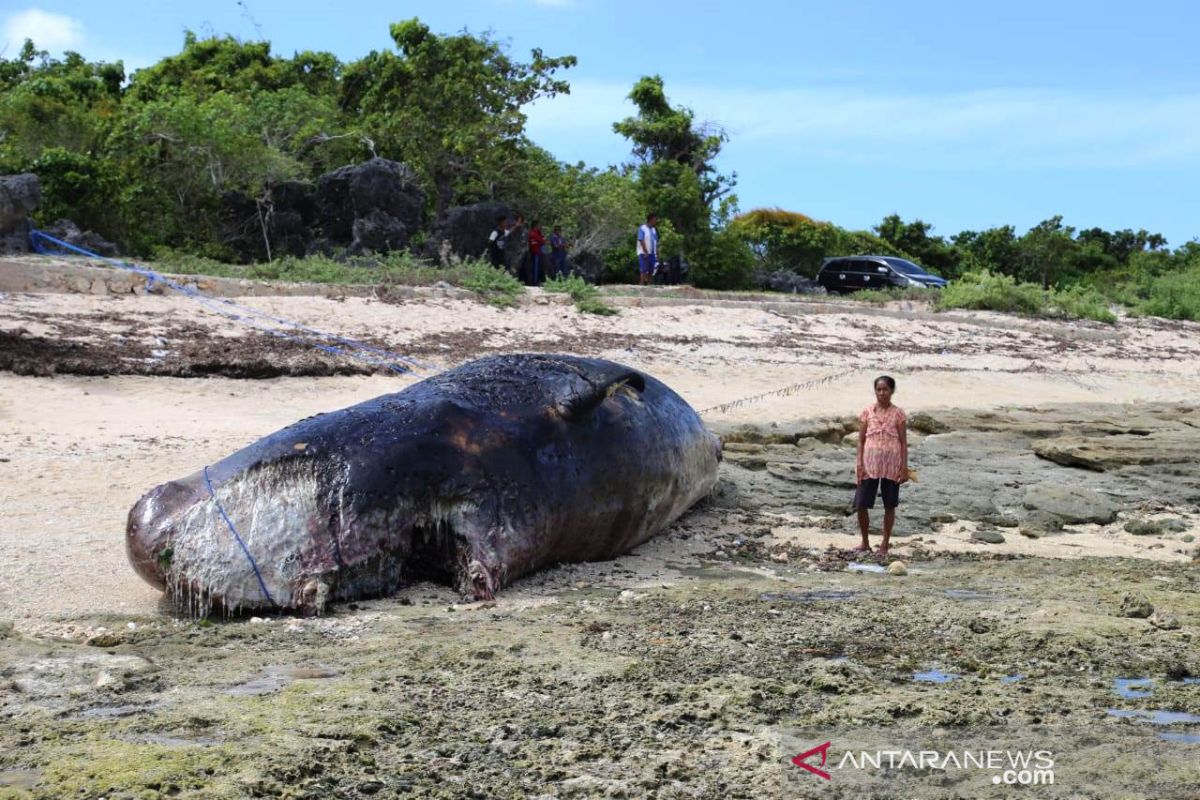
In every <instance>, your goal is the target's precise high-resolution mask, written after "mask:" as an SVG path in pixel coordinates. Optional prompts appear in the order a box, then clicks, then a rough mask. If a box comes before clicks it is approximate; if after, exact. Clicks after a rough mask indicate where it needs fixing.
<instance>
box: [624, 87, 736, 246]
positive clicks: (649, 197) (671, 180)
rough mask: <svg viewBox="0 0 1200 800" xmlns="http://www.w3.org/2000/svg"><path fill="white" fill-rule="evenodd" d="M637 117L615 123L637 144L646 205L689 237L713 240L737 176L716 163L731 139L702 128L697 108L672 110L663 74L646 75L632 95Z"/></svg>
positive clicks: (685, 236) (727, 207) (639, 173)
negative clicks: (714, 228)
mask: <svg viewBox="0 0 1200 800" xmlns="http://www.w3.org/2000/svg"><path fill="white" fill-rule="evenodd" d="M629 99H630V100H632V101H633V104H634V105H635V106H636V107H637V116H636V117H627V118H625V119H623V120H621V121H620V122H615V123H613V130H614V131H615V132H617V133H619V134H621V135H622V136H624V137H625V138H627V139H629V141H630V142H631V143H632V145H633V154H634V156H635V157H636V158H637V159H638V160H639V162H640V163H639V165H638V167H637V176H638V183H639V185H640V187H641V191H642V195H643V198H644V200H645V203H646V206H647V208H649V209H652V210H654V211H655V212H656V213H657V214H658V215H659V216H661V217H663V218H665V219H669V220H670V221H671V224H672V225H674V227H675V229H676V230H677V231H679V232H680V233H681V234H682V235H683V236H684V238H685V240H686V239H690V238H692V237H696V236H707V235H708V233H709V231H710V229H711V227H712V225H713V223H714V222H720V221H721V220H719V219H717V218H718V217H719V216H720V211H721V209H722V208H723V207H724V208H725V209H727V210H728V209H729V208H730V206H729V205H725V206H722V201H723V200H727V199H729V196H730V193H731V192H732V190H733V187H734V185H735V184H736V182H737V175H736V174H733V175H729V176H726V175H722V174H720V173H719V172H717V169H716V167H715V165H714V163H713V162H714V160H715V159H716V157H717V156H718V155H719V154H720V152H721V148H722V146H723V145H724V144H725V142H727V141H728V136H727V135H726V134H725V132H724V131H722V130H720V129H717V128H713V127H711V126H705V125H697V124H696V122H695V115H694V114H693V112H692V110H691V109H689V108H685V107H682V106H672V105H671V104H670V102H669V101H668V99H667V96H666V93H665V91H664V90H663V81H662V78H661V77H659V76H658V75H654V76H649V77H643V78H641V79H640V80H639V81H638V82H637V83H636V84H634V86H633V89H632V90H631V91H630V93H629Z"/></svg>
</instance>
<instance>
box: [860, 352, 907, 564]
mask: <svg viewBox="0 0 1200 800" xmlns="http://www.w3.org/2000/svg"><path fill="white" fill-rule="evenodd" d="M895 391H896V381H895V380H894V379H892V377H891V376H889V375H881V376H879V377H878V378H876V379H875V404H874V405H871V406H867V407H866V408H864V409H863V412H862V413H861V414H859V415H858V422H859V426H858V462H857V464H856V465H855V479H856V480H857V483H858V488H857V489H856V490H855V492H854V508H855V509H856V510H857V511H858V530H859V532H860V533H862V544H860V545H859V546H858V547H856V548H855V550H860V551H864V552H870V550H871V544H870V542H869V541H868V540H867V532H868V531H869V530H870V528H871V513H870V511H869V510H868V509H872V508H874V507H875V496H876V495H878V494H882V495H883V541H882V542H880V543H879V554H880V555H887V551H888V544H889V542H890V541H891V538H892V527H893V526H894V525H895V524H896V506H898V505H900V484H902V483H906V482H907V481H908V429H907V421H908V418H907V417H905V416H904V411H903V410H902V409H901V408H900V407H899V406H895V405H892V394H893V393H894V392H895Z"/></svg>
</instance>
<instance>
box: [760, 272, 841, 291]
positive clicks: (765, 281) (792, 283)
mask: <svg viewBox="0 0 1200 800" xmlns="http://www.w3.org/2000/svg"><path fill="white" fill-rule="evenodd" d="M754 285H755V286H757V287H758V288H759V289H767V290H770V291H772V292H787V293H788V294H826V291H825V287H824V286H822V285H821V284H819V283H817V282H816V281H814V280H812V279H811V278H805V277H804V276H803V275H797V274H796V273H795V272H790V271H789V270H786V269H777V270H775V271H773V272H772V271H768V270H764V269H760V270H756V271H755V273H754Z"/></svg>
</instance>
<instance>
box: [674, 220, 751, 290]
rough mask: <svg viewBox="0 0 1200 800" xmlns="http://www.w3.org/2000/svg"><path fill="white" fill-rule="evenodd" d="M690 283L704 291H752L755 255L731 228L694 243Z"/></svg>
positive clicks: (690, 252) (690, 259)
mask: <svg viewBox="0 0 1200 800" xmlns="http://www.w3.org/2000/svg"><path fill="white" fill-rule="evenodd" d="M688 260H689V262H690V264H691V268H692V269H691V273H690V280H691V282H692V283H693V284H695V285H696V286H698V287H699V288H701V289H749V288H750V287H751V286H752V284H753V280H752V278H753V274H754V253H752V252H751V251H750V247H749V246H748V245H747V244H746V243H745V241H743V240H742V238H741V237H740V236H739V235H738V234H737V233H736V232H735V231H734V230H732V229H731V228H726V229H724V230H721V231H717V232H716V233H714V234H712V236H709V237H706V238H704V239H701V240H698V241H695V242H692V243H690V246H689V259H688Z"/></svg>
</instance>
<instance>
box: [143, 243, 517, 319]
mask: <svg viewBox="0 0 1200 800" xmlns="http://www.w3.org/2000/svg"><path fill="white" fill-rule="evenodd" d="M156 266H157V268H158V269H160V270H162V271H163V272H170V273H173V274H177V275H206V276H211V277H216V278H239V279H245V280H260V281H286V282H290V283H323V284H333V285H340V286H381V287H388V286H431V285H433V284H435V283H439V282H445V283H448V284H450V285H451V286H457V287H459V288H462V289H469V290H470V291H472V292H475V293H476V294H479V295H481V296H482V298H483V299H484V300H485V301H486V302H488V303H491V304H492V305H496V306H501V307H506V306H512V305H515V304H516V300H517V297H519V296H520V295H521V293H522V292H524V291H525V287H524V286H522V285H521V282H520V281H518V280H517V279H516V278H514V277H513V276H512V275H509V274H508V273H507V272H505V271H504V270H501V269H496V268H495V267H493V266H492V265H491V264H489V263H487V262H485V261H476V260H469V261H461V262H459V263H457V264H453V265H451V266H449V267H440V266H434V265H432V264H430V263H428V262H427V261H424V260H422V259H419V258H416V257H415V256H413V255H412V254H410V253H407V252H403V253H388V254H386V255H381V256H350V257H347V258H341V259H335V258H330V257H329V256H321V255H314V256H307V257H305V258H294V257H292V256H287V257H284V258H281V259H279V260H277V261H271V262H269V263H260V264H226V263H224V262H222V261H215V260H213V259H211V258H204V257H202V256H194V255H190V254H187V253H180V252H178V251H173V250H163V251H160V252H159V253H158V258H157V262H156Z"/></svg>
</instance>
